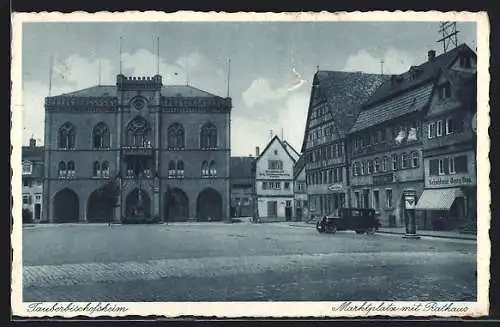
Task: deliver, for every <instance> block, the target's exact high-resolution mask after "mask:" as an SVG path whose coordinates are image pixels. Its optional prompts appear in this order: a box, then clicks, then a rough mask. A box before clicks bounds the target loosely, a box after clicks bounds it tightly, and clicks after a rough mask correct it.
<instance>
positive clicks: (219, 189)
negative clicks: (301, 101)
mask: <svg viewBox="0 0 500 327" xmlns="http://www.w3.org/2000/svg"><path fill="white" fill-rule="evenodd" d="M231 107H232V104H231V99H230V98H223V97H219V96H216V95H213V94H210V93H208V92H205V91H202V90H199V89H197V88H195V87H192V86H189V85H182V86H178V85H163V83H162V77H161V76H160V75H155V76H153V77H126V76H124V75H122V74H119V75H118V76H117V78H116V85H109V86H104V85H97V86H93V87H89V88H86V89H83V90H78V91H75V92H72V93H67V94H62V95H58V96H51V97H47V98H46V99H45V160H44V161H45V165H44V167H45V169H44V185H43V197H44V199H43V203H44V205H43V211H44V214H43V215H42V217H43V219H45V220H47V221H49V222H55V223H59V222H103V221H114V222H120V221H122V222H123V221H124V220H136V221H139V222H140V221H146V220H148V219H151V218H155V219H159V220H161V221H184V220H187V219H190V218H191V219H198V220H221V219H224V218H225V217H229V212H230V186H229V170H230V168H229V167H230V115H231ZM109 180H116V182H117V183H118V184H119V188H120V192H119V196H118V207H117V208H111V207H109V206H106V205H104V203H105V201H102V198H101V196H102V194H100V193H99V192H98V190H99V189H100V188H101V187H102V186H103V185H104V184H105V183H106V182H107V181H109Z"/></svg>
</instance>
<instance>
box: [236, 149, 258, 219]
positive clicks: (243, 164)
mask: <svg viewBox="0 0 500 327" xmlns="http://www.w3.org/2000/svg"><path fill="white" fill-rule="evenodd" d="M256 155H257V156H258V150H257V154H256ZM255 158H256V157H253V156H248V157H231V173H230V176H231V177H230V179H231V217H251V216H252V206H253V176H252V165H253V163H254V161H255Z"/></svg>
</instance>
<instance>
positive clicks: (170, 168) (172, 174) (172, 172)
mask: <svg viewBox="0 0 500 327" xmlns="http://www.w3.org/2000/svg"><path fill="white" fill-rule="evenodd" d="M175 168H176V167H175V161H174V160H170V162H169V163H168V178H174V177H175Z"/></svg>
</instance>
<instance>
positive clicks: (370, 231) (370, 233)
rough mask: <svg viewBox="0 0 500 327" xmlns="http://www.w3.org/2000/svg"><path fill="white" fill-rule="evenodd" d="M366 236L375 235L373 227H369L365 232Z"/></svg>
mask: <svg viewBox="0 0 500 327" xmlns="http://www.w3.org/2000/svg"><path fill="white" fill-rule="evenodd" d="M366 234H368V235H374V234H375V227H370V228H368V229H367V230H366Z"/></svg>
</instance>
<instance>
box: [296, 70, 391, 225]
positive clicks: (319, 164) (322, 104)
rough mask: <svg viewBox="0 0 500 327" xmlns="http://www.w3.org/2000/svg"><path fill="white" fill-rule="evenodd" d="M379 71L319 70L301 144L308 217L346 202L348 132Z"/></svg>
mask: <svg viewBox="0 0 500 327" xmlns="http://www.w3.org/2000/svg"><path fill="white" fill-rule="evenodd" d="M385 78H386V76H384V75H378V74H364V73H358V72H356V73H350V72H337V71H318V72H317V73H316V74H315V75H314V79H313V86H312V90H311V97H310V101H309V109H308V115H307V122H306V130H305V133H304V141H303V145H302V151H301V152H302V153H303V155H304V157H305V159H304V160H305V174H306V181H307V195H308V204H309V208H308V209H309V214H310V215H311V218H315V217H321V216H323V215H326V214H331V213H332V212H336V211H337V210H338V209H339V208H342V207H346V206H347V205H348V193H349V191H348V190H349V173H348V162H347V151H346V150H347V148H346V139H347V132H348V131H349V129H350V128H351V127H352V125H353V123H354V121H355V119H356V116H357V114H358V112H359V107H360V105H361V104H362V103H363V102H364V101H366V100H367V99H368V97H369V96H370V95H371V94H372V93H373V92H374V91H375V90H376V89H377V87H379V86H380V85H381V83H382V82H383V81H384V79H385Z"/></svg>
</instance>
